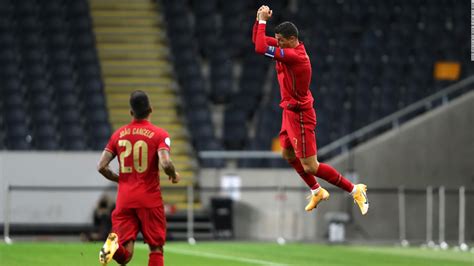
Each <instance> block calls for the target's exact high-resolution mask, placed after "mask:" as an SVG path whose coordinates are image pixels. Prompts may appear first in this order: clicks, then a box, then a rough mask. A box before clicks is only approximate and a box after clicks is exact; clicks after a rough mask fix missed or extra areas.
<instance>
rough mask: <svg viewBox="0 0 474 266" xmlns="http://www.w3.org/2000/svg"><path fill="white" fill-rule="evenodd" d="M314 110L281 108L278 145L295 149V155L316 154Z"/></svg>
mask: <svg viewBox="0 0 474 266" xmlns="http://www.w3.org/2000/svg"><path fill="white" fill-rule="evenodd" d="M315 129H316V112H315V111H314V109H309V110H304V111H299V112H294V111H290V110H286V109H284V110H283V117H282V122H281V130H280V145H281V147H282V148H284V149H291V148H293V150H294V151H295V154H296V157H298V158H306V157H310V156H313V155H316V151H317V148H316V134H315V133H314V130H315Z"/></svg>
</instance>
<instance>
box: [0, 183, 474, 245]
mask: <svg viewBox="0 0 474 266" xmlns="http://www.w3.org/2000/svg"><path fill="white" fill-rule="evenodd" d="M115 189H116V188H115V187H110V186H107V187H102V186H15V185H7V186H6V190H5V201H4V218H5V221H4V240H5V243H7V244H11V243H12V239H11V235H10V222H11V205H12V202H11V200H12V198H11V194H12V193H13V192H15V191H45V192H49V191H74V192H81V191H104V190H115ZM167 189H169V188H167ZM173 189H183V188H182V187H176V188H173ZM186 189H187V196H188V208H187V238H188V242H189V243H190V244H195V243H196V239H195V238H194V208H193V204H194V202H193V199H194V193H195V188H194V186H193V185H189V186H187V187H186ZM238 189H239V190H240V191H246V192H248V191H255V192H258V193H262V192H273V193H276V194H277V199H278V201H277V203H276V204H277V205H276V206H275V207H276V209H277V212H278V213H277V217H279V219H278V220H279V223H278V225H277V227H278V229H279V230H278V232H279V234H278V235H276V236H275V239H276V240H277V242H278V243H279V244H285V242H286V240H285V237H284V236H283V235H282V234H281V232H283V226H284V225H283V223H282V221H283V220H284V218H285V213H286V205H285V202H286V199H287V192H290V191H293V192H301V193H304V192H307V188H305V187H285V186H268V187H241V188H238ZM234 190H235V189H223V188H221V187H200V188H199V191H200V192H214V193H215V192H222V191H224V192H232V191H234ZM336 193H343V192H342V191H341V192H336ZM378 193H380V194H397V195H398V216H399V217H398V221H399V227H398V228H399V230H398V231H399V240H400V244H401V245H402V246H408V245H409V241H408V239H407V235H406V229H407V228H406V217H407V216H406V202H405V197H406V194H407V193H410V194H417V195H420V194H423V193H426V243H425V245H424V246H426V247H430V248H441V249H447V248H448V244H447V243H446V241H445V208H446V206H445V200H446V199H445V195H446V193H451V194H457V195H459V215H458V226H459V231H458V235H459V236H458V246H456V247H455V248H456V249H458V250H461V251H467V250H469V248H468V246H467V244H466V243H465V229H466V227H465V226H466V223H465V219H466V214H465V209H466V199H465V197H466V194H470V195H474V190H466V189H465V188H464V187H460V188H459V189H445V188H444V187H439V189H438V196H439V204H438V208H439V210H438V213H439V217H438V219H439V223H438V235H439V240H438V244H437V245H435V243H434V241H433V230H434V228H433V188H432V187H427V188H426V189H407V188H404V187H399V188H371V194H378Z"/></svg>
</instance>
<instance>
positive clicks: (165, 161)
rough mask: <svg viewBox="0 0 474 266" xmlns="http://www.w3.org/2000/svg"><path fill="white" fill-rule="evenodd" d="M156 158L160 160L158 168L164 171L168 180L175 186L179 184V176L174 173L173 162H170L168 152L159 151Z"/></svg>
mask: <svg viewBox="0 0 474 266" xmlns="http://www.w3.org/2000/svg"><path fill="white" fill-rule="evenodd" d="M158 157H159V158H160V159H159V161H160V166H161V167H162V168H163V171H165V173H166V175H167V176H168V178H169V180H170V181H171V182H172V183H173V184H176V183H178V182H179V174H178V172H176V169H175V167H174V164H173V162H172V161H171V157H170V152H169V151H168V150H167V149H159V150H158Z"/></svg>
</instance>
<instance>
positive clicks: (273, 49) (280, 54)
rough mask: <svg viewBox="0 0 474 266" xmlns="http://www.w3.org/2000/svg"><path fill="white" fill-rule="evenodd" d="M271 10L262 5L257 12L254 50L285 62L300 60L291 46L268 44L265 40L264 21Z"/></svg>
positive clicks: (270, 13) (268, 17)
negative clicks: (257, 20)
mask: <svg viewBox="0 0 474 266" xmlns="http://www.w3.org/2000/svg"><path fill="white" fill-rule="evenodd" d="M272 14H273V12H272V10H271V9H270V8H269V7H268V6H263V7H262V9H261V10H260V11H259V12H258V17H259V22H258V25H257V28H256V37H255V52H256V53H258V54H262V55H265V56H268V57H271V58H273V59H275V60H277V61H280V62H283V63H285V64H294V63H297V62H299V61H300V60H301V58H300V56H299V55H298V54H296V52H295V51H294V49H293V48H285V49H283V48H280V47H278V46H277V41H276V40H275V44H273V45H272V44H269V43H268V42H267V41H266V36H265V29H266V22H267V21H268V20H269V19H270V18H271V17H272Z"/></svg>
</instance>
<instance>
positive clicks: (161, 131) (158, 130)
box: [150, 124, 168, 136]
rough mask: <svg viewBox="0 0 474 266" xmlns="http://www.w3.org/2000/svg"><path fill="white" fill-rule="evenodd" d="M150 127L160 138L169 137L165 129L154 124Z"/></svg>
mask: <svg viewBox="0 0 474 266" xmlns="http://www.w3.org/2000/svg"><path fill="white" fill-rule="evenodd" d="M150 127H151V128H152V130H153V131H154V132H155V133H156V134H157V135H158V136H165V135H166V136H167V135H168V132H167V131H166V130H165V129H164V128H161V127H159V126H157V125H154V124H151V125H150Z"/></svg>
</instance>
